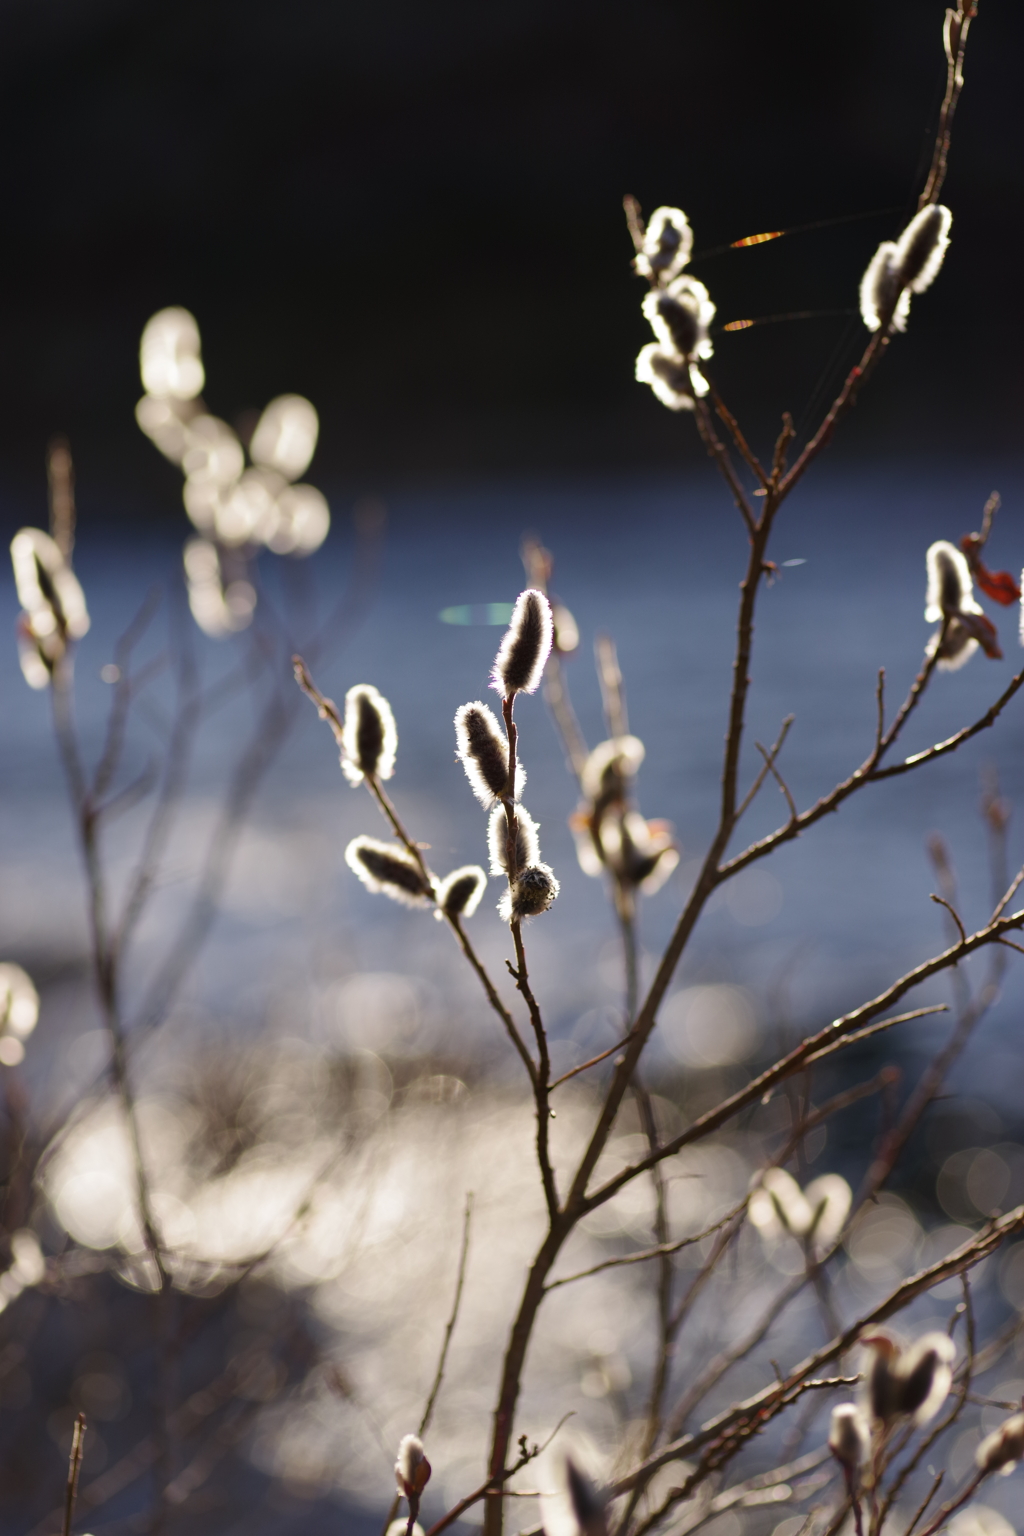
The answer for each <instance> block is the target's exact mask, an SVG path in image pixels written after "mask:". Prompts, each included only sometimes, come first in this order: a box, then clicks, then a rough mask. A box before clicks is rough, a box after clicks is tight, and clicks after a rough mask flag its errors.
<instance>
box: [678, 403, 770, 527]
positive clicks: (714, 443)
mask: <svg viewBox="0 0 1024 1536" xmlns="http://www.w3.org/2000/svg"><path fill="white" fill-rule="evenodd" d="M693 415H694V420H695V421H696V423H697V431H698V432H699V433H700V435H701V438H702V440H703V443H704V446H705V447H706V448H707V450H708V453H709V454H710V455H711V457H712V458H713V459H714V460H715V462H716V464H717V465H718V468H719V470H720V471H721V474H722V477H723V479H724V480H725V482H726V484H727V485H728V487H729V489H730V490H731V491H732V496H733V500H734V501H735V503H736V505H737V507H738V508H739V513H740V516H741V517H742V519H743V521H744V523H745V524H746V526H747V532H748V533H749V534H750V535H751V537H753V534H754V526H755V518H754V513H753V509H752V507H751V505H750V502H749V501H748V500H747V494H746V492H745V491H744V489H743V487H742V485H741V484H740V482H739V480H738V479H737V477H736V471H735V470H734V469H733V467H732V464H731V463H730V460H729V455H728V453H727V452H726V449H725V444H724V443H723V442H722V441H721V439H720V438H719V436H718V434H717V432H716V431H715V428H714V425H713V423H712V420H711V412H710V411H709V410H708V408H707V406H706V405H705V404H704V402H703V400H698V401H697V402H696V405H695V407H694V413H693Z"/></svg>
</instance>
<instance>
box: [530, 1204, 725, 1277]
mask: <svg viewBox="0 0 1024 1536" xmlns="http://www.w3.org/2000/svg"><path fill="white" fill-rule="evenodd" d="M746 1205H747V1201H746V1199H745V1198H744V1199H743V1200H742V1201H741V1202H740V1204H739V1205H738V1206H736V1207H735V1208H734V1209H733V1210H731V1211H729V1212H728V1214H727V1215H725V1216H723V1217H721V1218H720V1220H718V1221H716V1222H713V1223H712V1224H711V1226H710V1227H705V1228H704V1230H703V1232H696V1233H695V1234H694V1235H693V1237H680V1238H677V1239H676V1241H675V1242H672V1243H659V1244H658V1246H657V1247H655V1248H644V1249H643V1250H642V1251H641V1252H640V1253H625V1254H622V1255H621V1256H620V1257H619V1258H617V1259H604V1260H603V1261H602V1262H601V1263H600V1264H594V1265H592V1266H591V1268H590V1269H581V1270H580V1271H579V1272H578V1273H577V1274H575V1275H564V1276H563V1277H562V1278H561V1279H559V1280H549V1281H548V1283H547V1285H546V1286H545V1287H544V1289H545V1290H547V1291H555V1290H557V1289H558V1287H559V1286H560V1285H572V1283H573V1281H574V1280H586V1279H588V1278H589V1277H590V1276H591V1275H599V1274H601V1272H602V1271H603V1270H606V1269H621V1268H622V1267H623V1265H626V1264H643V1263H646V1261H647V1260H648V1259H657V1258H661V1257H662V1256H663V1255H665V1254H671V1253H678V1252H679V1250H680V1249H681V1248H690V1247H692V1246H693V1244H694V1243H702V1242H703V1241H704V1239H705V1238H706V1237H712V1236H713V1235H714V1234H715V1233H716V1232H720V1231H721V1229H722V1228H723V1227H724V1226H727V1225H728V1224H729V1222H730V1221H734V1220H735V1218H736V1216H737V1215H738V1214H739V1212H740V1211H743V1210H745V1209H746Z"/></svg>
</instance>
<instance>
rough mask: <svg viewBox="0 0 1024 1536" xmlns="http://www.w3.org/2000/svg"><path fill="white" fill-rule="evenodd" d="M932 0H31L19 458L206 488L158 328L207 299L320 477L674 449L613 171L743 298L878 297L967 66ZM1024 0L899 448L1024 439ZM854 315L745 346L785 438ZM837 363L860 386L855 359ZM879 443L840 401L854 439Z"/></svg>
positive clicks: (751, 398) (865, 420) (222, 352)
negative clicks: (164, 447)
mask: <svg viewBox="0 0 1024 1536" xmlns="http://www.w3.org/2000/svg"><path fill="white" fill-rule="evenodd" d="M942 15H943V6H942V3H941V0H898V3H896V4H889V5H865V4H860V5H839V4H822V3H821V0H794V3H783V4H778V5H769V4H765V3H762V0H756V3H755V0H716V3H713V4H709V3H696V0H674V3H670V0H630V3H626V0H587V3H575V0H517V3H516V4H514V5H505V6H496V5H480V4H478V3H470V0H437V3H435V4H433V5H429V6H427V5H423V4H419V3H415V4H414V3H411V0H374V3H373V4H367V3H358V4H357V3H352V0H349V3H338V0H333V3H332V0H176V3H168V0H4V4H3V6H2V10H0V119H2V124H3V128H2V142H3V145H4V152H3V157H2V163H0V185H2V203H0V206H2V208H3V215H4V241H3V249H4V256H5V260H4V263H3V267H4V276H3V281H2V285H0V355H2V358H3V369H2V385H0V388H2V394H3V398H2V411H0V433H2V443H0V448H2V454H0V465H2V468H0V486H3V487H5V488H6V490H7V491H8V493H10V492H12V491H13V492H14V493H15V494H16V495H21V494H22V493H27V492H28V491H29V488H30V487H34V486H38V485H39V484H40V481H39V476H40V471H41V462H42V455H43V451H44V446H45V443H46V440H47V438H48V437H49V435H50V434H51V433H52V432H53V431H55V430H58V429H59V430H63V431H66V432H68V433H69V434H70V435H71V437H72V441H73V447H74V449H75V453H76V459H77V463H78V469H79V481H80V485H81V486H82V489H83V490H84V489H85V486H84V484H83V480H84V479H85V480H87V481H88V483H89V484H90V485H91V486H92V487H93V488H94V491H95V490H97V489H98V488H100V487H102V488H103V489H104V493H105V495H107V497H108V504H109V505H110V506H112V507H116V506H117V505H119V504H121V503H122V502H123V501H125V500H132V501H134V500H136V498H138V497H139V496H141V497H142V498H143V499H144V501H145V502H146V503H147V504H151V505H154V506H158V505H164V506H166V508H167V510H168V512H173V513H174V515H175V516H178V515H179V506H178V477H177V475H176V474H175V472H173V471H170V470H169V469H168V467H167V466H165V465H163V464H162V463H161V462H160V461H159V459H158V457H157V455H156V454H155V453H154V452H153V450H152V448H151V447H150V445H149V444H148V443H146V442H145V441H144V440H143V439H142V437H141V435H140V434H139V433H138V431H137V429H136V427H135V425H134V421H133V419H132V408H133V405H134V402H135V400H136V398H137V397H138V394H139V392H140V386H139V383H138V373H137V365H136V356H137V344H138V336H139V332H140V330H141V327H142V325H143V323H144V321H145V320H146V318H147V317H148V316H149V314H150V313H152V311H154V310H155V309H157V308H160V307H162V306H164V305H166V304H184V305H186V306H188V307H189V308H191V309H192V310H193V311H194V312H195V314H196V316H197V318H198V319H199V322H200V326H201V329H202V333H203V340H204V354H205V360H206V365H207V374H208V387H207V391H206V399H207V402H208V404H209V407H210V408H211V409H212V410H214V411H215V412H216V413H218V414H220V415H223V416H226V417H227V418H228V419H234V418H235V417H236V416H237V415H238V413H239V412H240V411H241V410H243V409H244V408H246V407H249V408H251V407H255V406H260V405H262V404H263V403H264V402H265V401H266V400H267V399H268V398H269V397H270V396H272V395H274V394H277V393H280V392H282V391H284V390H298V391H301V392H302V393H305V394H308V395H309V396H310V397H311V398H312V399H313V400H314V401H315V402H316V404H317V406H318V408H319V410H320V412H321V418H322V437H321V448H320V451H319V454H318V459H317V463H316V466H315V470H316V473H315V475H314V476H313V478H315V479H316V480H318V481H319V482H320V483H326V482H328V481H330V480H333V481H335V482H336V483H337V482H341V483H344V484H345V485H348V486H352V487H355V488H358V487H360V486H363V485H366V486H370V485H373V486H376V485H387V484H393V483H395V482H396V481H399V480H406V481H407V480H409V479H417V480H420V481H424V480H431V479H436V478H438V477H441V478H445V479H447V478H450V477H453V476H454V477H460V476H466V475H470V476H475V475H479V474H484V475H496V476H507V475H513V474H514V475H518V474H523V473H527V474H532V473H546V472H550V471H552V470H555V471H558V472H563V471H569V472H576V471H588V472H590V471H593V470H594V469H603V468H606V467H629V466H636V465H643V464H647V465H652V464H653V465H658V466H662V465H668V464H671V463H681V462H685V461H686V460H687V459H688V458H689V457H691V456H694V455H696V454H697V453H698V452H699V445H697V444H696V443H695V440H694V436H693V434H692V433H691V432H689V431H687V430H684V429H685V428H686V427H687V425H688V424H687V423H685V422H683V423H680V422H679V421H678V420H677V419H675V418H673V417H672V416H671V415H670V414H669V413H668V412H667V411H665V410H663V409H662V408H661V407H659V406H657V405H656V403H655V402H654V401H653V398H652V397H651V395H650V393H649V391H647V390H643V389H641V388H640V387H639V386H638V385H636V384H635V383H634V382H633V380H632V362H633V357H634V355H635V352H636V350H637V348H638V346H639V345H641V344H642V342H643V341H644V340H645V339H649V335H648V333H647V328H646V326H645V324H644V322H643V321H642V318H641V317H640V314H639V309H638V305H639V300H640V297H641V293H642V289H641V285H640V284H639V283H638V282H637V280H636V279H635V278H633V277H632V275H631V273H630V271H629V266H628V261H629V257H630V254H631V248H630V246H629V242H628V238H627V235H626V232H625V228H624V224H623V219H622V214H621V197H622V194H623V192H625V191H632V192H634V193H635V194H636V195H637V196H638V197H639V198H640V200H641V202H642V204H643V205H644V207H645V208H646V209H648V210H650V209H651V208H653V207H654V206H655V205H656V204H658V203H660V202H677V203H679V204H681V205H682V206H683V207H684V208H685V209H686V210H687V211H688V213H689V214H690V217H691V219H692V221H693V224H694V227H695V230H696V246H697V249H698V250H701V249H704V248H708V247H712V246H716V245H718V244H720V243H722V242H726V241H729V240H732V239H735V238H737V237H738V236H741V235H745V234H750V233H754V232H757V231H760V230H763V229H766V228H769V229H770V228H777V227H785V226H790V225H795V224H802V223H804V222H807V221H813V220H819V219H829V218H833V217H836V216H841V215H848V214H853V213H858V212H862V211H865V210H877V209H890V210H898V211H892V212H889V213H888V214H882V215H881V216H877V217H873V218H869V219H867V220H864V221H860V222H853V223H847V224H843V225H837V226H835V227H833V228H831V229H826V230H820V231H817V232H808V233H804V234H799V235H793V236H791V237H790V238H787V239H785V240H780V241H777V242H775V243H774V244H771V245H766V246H763V247H760V248H755V249H752V250H746V251H741V252H731V253H728V254H725V255H719V256H716V257H712V258H710V259H708V260H707V262H706V263H699V264H696V265H695V267H694V271H695V273H696V274H697V275H699V276H700V277H702V278H703V280H704V281H706V282H707V283H708V285H709V287H710V288H711V291H712V296H713V297H714V298H715V300H716V301H717V303H718V307H719V315H718V318H719V320H722V321H724V320H727V319H730V318H736V317H738V316H744V315H759V314H768V313H775V312H778V311H782V310H787V309H790V308H795V309H808V308H810V309H818V308H823V309H824V308H828V309H831V308H836V307H844V306H852V305H854V304H855V302H856V286H857V281H858V279H859V276H860V273H861V271H862V270H863V267H864V265H865V264H866V262H867V260H868V258H869V256H870V254H871V252H872V251H873V250H874V247H875V244H876V243H877V241H878V240H879V239H881V238H885V237H888V236H892V235H894V234H896V233H897V232H898V230H899V228H900V225H901V221H902V219H903V217H904V215H905V213H907V212H909V211H912V209H913V206H914V202H913V200H914V197H915V196H916V193H917V192H918V190H919V188H920V185H921V182H922V178H923V171H924V168H925V165H926V163H927V149H928V146H929V145H930V135H931V131H932V129H933V126H934V122H935V118H936V115H937V109H938V104H939V101H940V99H941V92H942V87H943V83H944V76H945V64H944V59H943V55H942V49H941V38H940V29H941V23H942ZM1022 39H1024V8H1022V7H1021V6H1020V4H1019V3H1018V0H983V3H982V5H981V7H980V13H979V18H978V20H977V22H976V23H975V25H974V28H973V31H972V35H971V40H970V47H969V53H968V63H967V70H966V75H967V84H966V89H965V92H964V95H963V98H962V102H961V108H960V114H959V116H958V119H957V126H956V132H955V136H954V144H953V152H952V158H951V168H950V175H949V179H948V181H947V184H946V189H945V193H944V198H945V200H946V201H948V202H949V204H950V205H951V207H952V208H953V211H954V216H955V222H954V232H953V244H952V248H951V251H950V256H949V258H948V260H947V263H946V269H945V270H944V272H943V274H942V277H941V280H940V287H939V288H937V289H936V290H935V291H933V292H932V293H930V294H929V295H927V296H926V297H924V298H921V299H917V300H915V303H914V313H913V315H912V320H911V327H910V333H909V335H908V337H907V338H906V340H905V341H903V340H901V341H899V343H898V345H897V346H896V347H895V348H894V349H893V352H894V355H893V356H892V357H891V358H890V359H889V360H888V362H887V364H886V367H885V369H884V370H883V371H882V374H881V376H880V377H879V379H878V382H877V384H876V385H875V386H873V388H872V391H871V393H870V399H869V400H867V399H866V400H865V403H864V404H863V405H862V406H861V408H860V410H859V412H858V415H859V421H858V424H857V435H856V442H857V445H858V447H863V446H865V445H867V446H869V447H871V448H874V449H878V450H884V451H894V450H900V449H910V450H913V451H922V450H923V451H927V450H928V449H929V448H931V447H933V446H936V445H938V444H940V443H941V444H942V445H943V447H944V449H947V450H948V449H949V448H950V447H951V446H952V447H953V448H963V449H964V450H967V451H972V450H984V451H986V452H1000V453H1005V452H1006V451H1016V450H1017V448H1018V447H1019V443H1020V427H1019V421H1020V417H1021V408H1022V405H1024V388H1022V382H1021V363H1020V358H1021V342H1022V330H1024V296H1022V293H1024V285H1022V284H1021V280H1020V266H1021V251H1022V248H1024V247H1022V234H1024V230H1022V199H1021V190H1022V182H1024V169H1022V155H1021V151H1022V147H1024V127H1022V115H1021V113H1020V111H1019V91H1020V86H1019V75H1020V65H1021V42H1022ZM864 334H865V333H864V332H863V329H862V328H861V327H860V324H859V321H856V322H853V323H852V324H849V325H848V323H847V322H846V321H844V320H843V319H841V318H839V319H836V318H829V319H820V320H811V321H802V322H794V323H791V324H787V325H775V326H768V327H765V328H764V329H763V330H760V331H750V332H745V333H740V334H736V335H726V336H723V337H721V338H720V340H719V343H718V350H717V354H716V358H715V363H714V368H715V376H716V379H717V380H718V382H719V383H720V385H721V387H722V388H723V391H724V392H726V393H727V395H728V397H729V398H730V400H731V401H732V402H734V403H735V405H736V406H737V407H738V408H739V409H740V410H742V411H743V412H744V413H745V414H746V416H747V417H748V419H749V420H750V421H751V423H752V425H753V427H754V429H755V430H756V431H758V432H761V433H766V432H767V431H768V430H769V429H770V428H771V426H772V425H773V424H774V422H775V421H776V420H777V416H778V412H779V411H780V410H781V409H782V408H783V407H790V408H791V409H792V410H793V412H794V414H795V415H796V416H797V418H798V420H800V418H801V417H804V418H805V419H806V410H807V407H808V403H809V401H810V398H811V396H812V394H813V392H814V389H815V385H816V384H817V383H818V381H819V378H820V375H821V373H822V369H823V367H824V366H825V365H826V364H827V363H828V362H829V359H830V358H831V359H832V360H833V365H834V367H833V373H834V372H835V369H841V367H842V365H844V364H846V365H848V364H849V362H850V361H851V360H852V358H853V357H854V356H855V355H856V352H857V350H858V349H859V347H860V346H861V345H862V344H863V339H864ZM832 382H835V377H833V379H832ZM851 446H852V444H851V443H850V438H849V430H847V434H846V436H845V440H844V442H841V444H840V448H839V452H840V453H842V452H844V451H849V448H850V447H851Z"/></svg>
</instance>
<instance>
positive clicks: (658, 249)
mask: <svg viewBox="0 0 1024 1536" xmlns="http://www.w3.org/2000/svg"><path fill="white" fill-rule="evenodd" d="M692 250H693V230H692V229H691V228H690V221H689V219H688V218H687V217H686V214H685V213H684V212H683V210H682V209H681V208H655V210H654V212H653V213H652V214H651V217H650V219H649V220H648V221H647V229H646V231H645V232H644V242H643V245H642V246H641V247H640V250H639V251H638V252H637V255H636V260H635V261H634V262H633V267H634V270H635V271H637V272H639V274H640V276H641V277H647V278H650V279H651V280H652V281H657V282H668V281H670V280H671V279H672V278H673V277H675V276H676V274H677V273H679V272H681V271H682V270H683V268H684V267H685V266H686V263H687V262H688V261H689V259H690V252H691V251H692Z"/></svg>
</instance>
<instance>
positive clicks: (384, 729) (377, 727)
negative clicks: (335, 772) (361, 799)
mask: <svg viewBox="0 0 1024 1536" xmlns="http://www.w3.org/2000/svg"><path fill="white" fill-rule="evenodd" d="M341 748H342V759H341V769H342V772H343V773H344V775H345V777H346V779H348V781H349V783H350V784H361V783H362V781H363V778H364V777H365V775H366V774H368V773H372V774H375V775H376V777H377V778H378V779H390V777H391V775H392V774H393V773H394V771H395V756H396V753H397V752H398V728H397V727H396V725H395V717H394V714H393V713H392V710H391V705H390V704H389V703H388V701H387V699H385V698H384V696H383V695H382V694H380V693H378V692H377V690H376V688H374V687H373V685H372V684H371V683H357V684H356V686H355V687H354V688H350V689H349V690H348V692H347V693H346V695H345V723H344V728H343V730H342V735H341Z"/></svg>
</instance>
